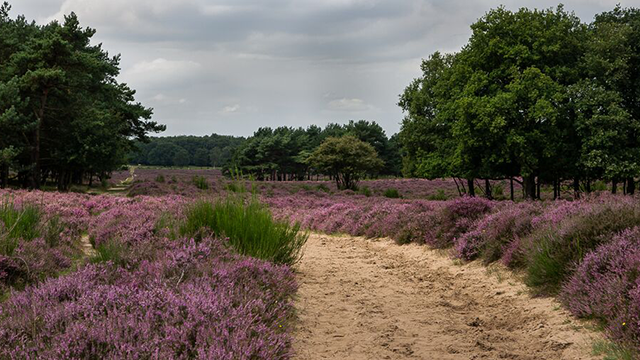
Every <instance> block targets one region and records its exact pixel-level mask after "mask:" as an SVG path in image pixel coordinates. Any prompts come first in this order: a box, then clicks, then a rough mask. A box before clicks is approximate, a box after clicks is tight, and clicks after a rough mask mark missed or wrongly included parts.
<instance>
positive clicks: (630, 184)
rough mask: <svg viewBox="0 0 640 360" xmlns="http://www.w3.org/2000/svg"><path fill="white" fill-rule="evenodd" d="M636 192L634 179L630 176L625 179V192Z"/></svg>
mask: <svg viewBox="0 0 640 360" xmlns="http://www.w3.org/2000/svg"><path fill="white" fill-rule="evenodd" d="M635 192H636V181H635V179H634V178H632V177H630V178H628V179H627V194H629V195H633V194H634V193H635Z"/></svg>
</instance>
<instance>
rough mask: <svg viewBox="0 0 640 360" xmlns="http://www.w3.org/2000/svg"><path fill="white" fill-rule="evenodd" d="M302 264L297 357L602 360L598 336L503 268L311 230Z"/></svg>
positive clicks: (385, 241)
mask: <svg viewBox="0 0 640 360" xmlns="http://www.w3.org/2000/svg"><path fill="white" fill-rule="evenodd" d="M298 271H299V275H298V279H299V283H300V289H299V292H298V296H299V298H298V299H297V303H296V308H297V311H298V314H299V325H298V328H297V329H296V332H295V335H296V339H295V341H294V351H295V352H296V355H295V356H294V358H296V359H527V360H529V359H595V358H594V357H592V356H591V355H590V350H591V342H592V340H593V338H596V337H598V336H599V335H598V334H595V333H592V332H590V331H588V330H587V329H585V328H584V325H585V323H583V322H580V321H578V320H575V319H572V318H571V317H570V315H569V314H568V313H567V312H566V311H564V310H562V309H560V307H559V304H558V303H557V301H555V300H554V299H550V298H532V297H531V296H530V295H529V294H528V292H527V290H526V286H524V285H523V284H522V283H521V282H519V281H518V280H517V278H516V276H515V275H514V274H512V273H511V272H509V271H508V270H505V269H504V268H503V267H501V266H499V265H492V266H491V267H489V268H486V267H483V266H482V265H480V264H477V263H471V264H465V265H456V263H455V262H454V261H452V260H451V259H450V258H449V257H447V256H446V254H443V253H441V252H438V251H434V250H430V249H428V248H426V247H424V246H418V245H404V246H398V245H396V244H394V243H393V242H392V241H391V240H388V239H381V240H366V239H363V238H358V237H351V236H329V235H322V234H311V236H310V237H309V241H308V243H307V245H306V247H305V252H304V257H303V258H302V261H301V262H300V264H299V267H298Z"/></svg>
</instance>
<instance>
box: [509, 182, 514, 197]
mask: <svg viewBox="0 0 640 360" xmlns="http://www.w3.org/2000/svg"><path fill="white" fill-rule="evenodd" d="M509 180H510V183H511V184H510V185H511V186H510V190H511V201H515V198H514V196H513V178H511V179H509Z"/></svg>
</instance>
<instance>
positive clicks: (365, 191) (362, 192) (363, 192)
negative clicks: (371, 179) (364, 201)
mask: <svg viewBox="0 0 640 360" xmlns="http://www.w3.org/2000/svg"><path fill="white" fill-rule="evenodd" d="M358 194H360V195H364V196H366V197H370V196H371V195H373V193H372V192H371V189H369V187H368V186H360V187H359V188H358Z"/></svg>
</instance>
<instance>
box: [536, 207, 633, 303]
mask: <svg viewBox="0 0 640 360" xmlns="http://www.w3.org/2000/svg"><path fill="white" fill-rule="evenodd" d="M638 205H639V204H638V203H637V201H635V200H634V199H629V198H619V197H610V196H604V197H599V198H595V199H593V200H588V201H584V202H582V203H581V204H580V211H578V212H576V213H574V214H572V215H568V216H566V217H564V218H563V219H562V220H560V221H558V222H557V223H556V224H551V225H548V226H544V224H542V225H543V226H541V227H540V228H539V229H537V230H536V231H534V232H532V234H531V235H530V236H529V237H528V238H527V239H526V241H525V247H526V252H527V254H526V258H527V263H526V271H527V276H526V283H527V284H528V285H530V286H533V287H536V288H538V289H539V290H540V291H543V292H550V293H555V292H557V290H558V289H559V287H560V285H561V283H562V281H563V280H564V279H565V278H567V276H568V275H570V272H571V269H572V267H573V266H574V264H576V263H578V262H579V261H580V260H581V259H582V258H583V257H584V256H585V254H587V253H588V252H589V251H591V250H593V249H595V248H596V247H598V246H599V245H600V244H602V243H604V242H606V241H608V240H610V239H611V238H612V237H613V236H614V235H615V234H616V233H618V232H620V231H622V230H625V229H628V228H633V227H635V226H636V225H638V224H640V207H639V206H638Z"/></svg>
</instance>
